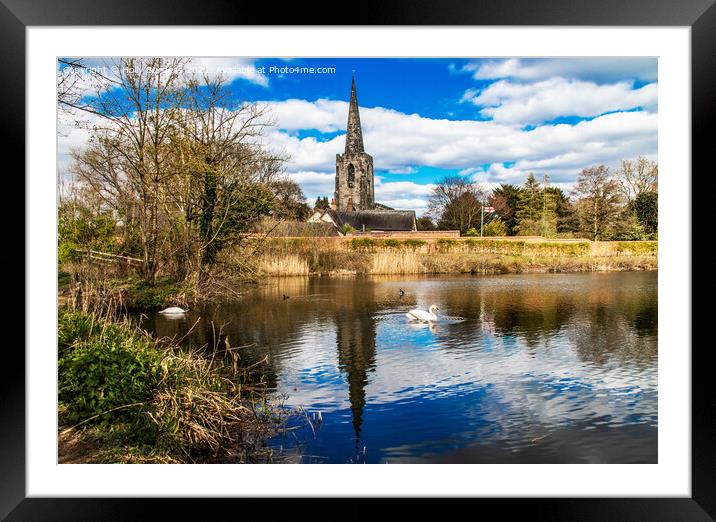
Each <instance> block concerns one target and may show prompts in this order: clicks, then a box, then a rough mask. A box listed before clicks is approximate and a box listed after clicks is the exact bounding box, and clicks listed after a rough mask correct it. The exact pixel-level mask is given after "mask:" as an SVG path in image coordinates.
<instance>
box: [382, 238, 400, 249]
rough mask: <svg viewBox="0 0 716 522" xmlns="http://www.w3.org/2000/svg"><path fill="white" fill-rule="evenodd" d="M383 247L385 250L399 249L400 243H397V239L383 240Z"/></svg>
mask: <svg viewBox="0 0 716 522" xmlns="http://www.w3.org/2000/svg"><path fill="white" fill-rule="evenodd" d="M383 246H384V247H387V248H399V247H400V241H398V240H397V239H384V240H383Z"/></svg>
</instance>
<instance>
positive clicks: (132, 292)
mask: <svg viewBox="0 0 716 522" xmlns="http://www.w3.org/2000/svg"><path fill="white" fill-rule="evenodd" d="M178 293H179V288H178V287H177V286H176V285H175V284H173V283H167V282H160V281H158V282H157V283H156V284H155V285H154V286H150V285H149V284H147V283H146V282H144V281H139V282H136V283H135V284H134V285H132V286H130V287H129V288H128V289H127V301H128V302H129V306H130V307H131V308H136V309H141V310H155V309H157V308H161V307H163V306H166V305H169V304H172V303H171V302H170V301H171V300H172V299H171V298H172V296H174V295H176V294H178Z"/></svg>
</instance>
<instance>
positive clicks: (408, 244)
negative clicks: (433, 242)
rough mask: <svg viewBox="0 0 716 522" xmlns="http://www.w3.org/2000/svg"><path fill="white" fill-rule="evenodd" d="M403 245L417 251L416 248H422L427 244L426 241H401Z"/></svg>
mask: <svg viewBox="0 0 716 522" xmlns="http://www.w3.org/2000/svg"><path fill="white" fill-rule="evenodd" d="M403 244H404V245H405V246H406V247H408V248H411V249H413V250H417V249H418V248H422V246H423V245H425V244H427V241H423V240H422V239H406V240H405V241H403Z"/></svg>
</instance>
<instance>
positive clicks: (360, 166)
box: [308, 77, 417, 232]
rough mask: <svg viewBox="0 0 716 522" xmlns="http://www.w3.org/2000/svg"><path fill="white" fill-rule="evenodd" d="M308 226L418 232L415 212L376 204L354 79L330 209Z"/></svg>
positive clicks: (369, 157) (316, 217)
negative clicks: (321, 223) (327, 225)
mask: <svg viewBox="0 0 716 522" xmlns="http://www.w3.org/2000/svg"><path fill="white" fill-rule="evenodd" d="M308 222H309V223H320V222H323V223H332V224H333V225H334V226H335V227H336V228H337V229H338V230H339V231H342V230H343V228H344V226H346V225H348V226H349V227H351V228H352V229H354V230H356V231H359V232H368V231H370V232H409V231H414V230H416V229H417V228H416V221H415V211H414V210H394V209H392V208H390V207H387V206H385V205H381V204H380V203H376V201H375V181H374V176H373V157H372V156H371V155H370V154H368V153H366V151H365V149H364V147H363V130H362V129H361V124H360V113H359V111H358V95H357V94H356V81H355V77H353V80H352V82H351V97H350V103H349V106H348V125H347V128H346V146H345V151H344V152H343V154H336V190H335V193H334V194H333V200H332V201H331V207H330V208H328V209H324V210H316V211H315V212H314V213H313V215H311V217H310V218H309V219H308Z"/></svg>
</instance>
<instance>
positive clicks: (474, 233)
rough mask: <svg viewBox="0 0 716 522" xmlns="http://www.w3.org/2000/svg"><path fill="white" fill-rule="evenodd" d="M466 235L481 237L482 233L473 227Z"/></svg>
mask: <svg viewBox="0 0 716 522" xmlns="http://www.w3.org/2000/svg"><path fill="white" fill-rule="evenodd" d="M465 235H466V236H479V235H480V233H479V232H478V231H477V230H476V229H475V227H472V228H470V229H468V231H467V232H465Z"/></svg>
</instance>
